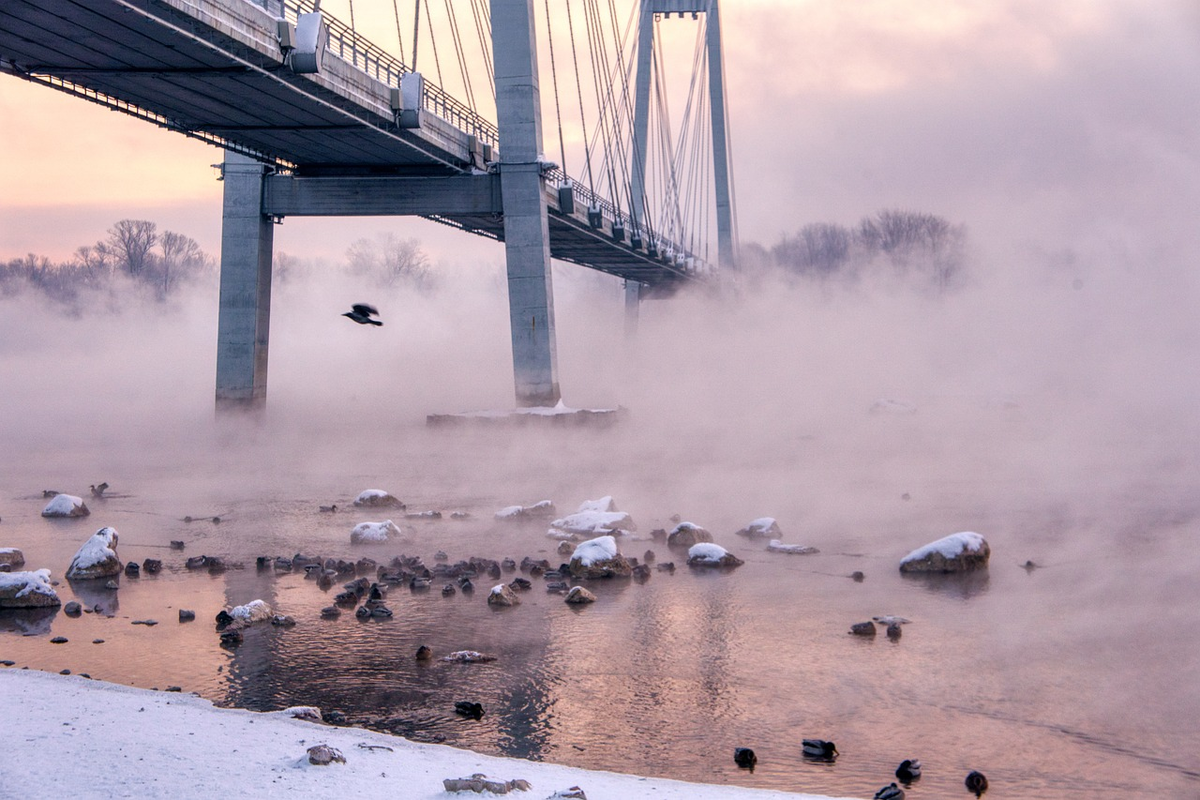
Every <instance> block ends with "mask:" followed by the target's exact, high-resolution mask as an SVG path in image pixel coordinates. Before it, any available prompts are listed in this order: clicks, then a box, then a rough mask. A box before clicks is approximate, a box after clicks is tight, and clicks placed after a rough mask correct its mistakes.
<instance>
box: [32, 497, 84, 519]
mask: <svg viewBox="0 0 1200 800" xmlns="http://www.w3.org/2000/svg"><path fill="white" fill-rule="evenodd" d="M90 513H92V512H91V511H89V510H88V507H87V504H86V503H84V502H83V498H82V497H76V496H75V495H73V494H56V495H54V497H52V498H50V502H49V503H47V504H46V507H45V508H43V509H42V516H43V517H86V516H87V515H88V514H90Z"/></svg>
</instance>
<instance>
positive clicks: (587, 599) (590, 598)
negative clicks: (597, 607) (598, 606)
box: [563, 586, 596, 605]
mask: <svg viewBox="0 0 1200 800" xmlns="http://www.w3.org/2000/svg"><path fill="white" fill-rule="evenodd" d="M563 601H564V602H566V603H571V604H573V605H583V604H585V603H594V602H596V595H594V594H592V593H591V592H589V591H588V590H587V589H585V588H583V587H582V586H572V587H571V589H570V591H568V592H567V596H566V597H564V598H563Z"/></svg>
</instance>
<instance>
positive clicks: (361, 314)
mask: <svg viewBox="0 0 1200 800" xmlns="http://www.w3.org/2000/svg"><path fill="white" fill-rule="evenodd" d="M342 316H343V317H349V318H350V319H352V320H354V321H355V322H357V323H358V324H359V325H382V324H383V323H382V322H380V321H379V320H377V319H371V317H373V316H376V317H377V316H379V309H377V308H375V306H369V305H367V304H366V303H355V304H354V305H352V306H350V310H349V311H347V312H345V313H343V314H342Z"/></svg>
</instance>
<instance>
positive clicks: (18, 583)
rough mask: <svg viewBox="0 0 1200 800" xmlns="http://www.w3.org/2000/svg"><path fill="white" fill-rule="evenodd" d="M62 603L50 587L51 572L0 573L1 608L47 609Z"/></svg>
mask: <svg viewBox="0 0 1200 800" xmlns="http://www.w3.org/2000/svg"><path fill="white" fill-rule="evenodd" d="M60 602H61V601H60V600H59V599H58V594H57V593H55V591H54V587H53V586H51V585H50V570H48V569H39V570H34V571H32V572H0V608H47V607H53V606H57V605H59V603H60ZM76 605H78V603H76Z"/></svg>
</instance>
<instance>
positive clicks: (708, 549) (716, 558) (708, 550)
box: [687, 542, 745, 567]
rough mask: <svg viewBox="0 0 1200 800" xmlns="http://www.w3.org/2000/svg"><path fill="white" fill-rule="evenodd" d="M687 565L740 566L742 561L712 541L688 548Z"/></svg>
mask: <svg viewBox="0 0 1200 800" xmlns="http://www.w3.org/2000/svg"><path fill="white" fill-rule="evenodd" d="M687 563H688V566H689V567H740V566H741V565H742V564H743V563H745V562H743V561H742V560H741V559H740V558H738V557H737V556H735V555H734V554H733V553H731V552H729V551H728V550H726V549H725V548H724V547H721V545H719V544H713V543H712V542H700V543H699V544H694V545H692V546H691V547H689V548H688V560H687Z"/></svg>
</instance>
